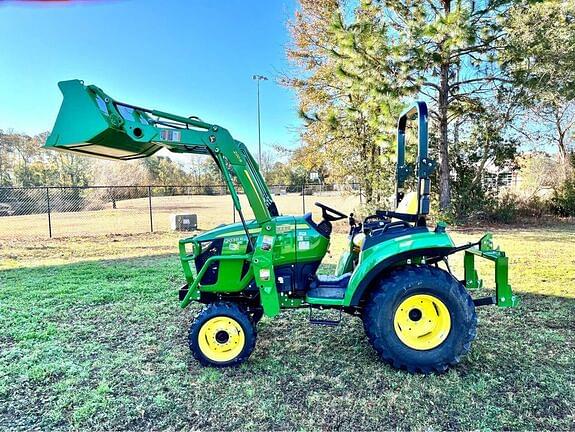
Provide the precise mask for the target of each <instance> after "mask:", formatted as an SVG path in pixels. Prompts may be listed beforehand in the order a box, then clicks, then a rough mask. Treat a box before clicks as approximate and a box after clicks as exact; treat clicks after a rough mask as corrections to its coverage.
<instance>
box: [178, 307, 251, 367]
mask: <svg viewBox="0 0 575 432" xmlns="http://www.w3.org/2000/svg"><path fill="white" fill-rule="evenodd" d="M255 340H256V330H255V326H254V325H253V323H252V321H251V320H250V318H249V315H248V314H247V313H246V312H245V311H244V310H243V309H240V308H239V307H238V306H237V305H235V304H233V303H213V304H210V305H209V306H208V307H207V308H206V309H204V310H203V311H202V312H201V313H200V314H199V315H198V317H197V318H196V319H195V320H194V322H193V323H192V325H191V327H190V333H189V340H188V341H189V345H190V349H191V351H192V354H193V355H194V357H195V358H196V359H198V360H199V361H200V363H202V364H203V365H210V366H216V367H223V366H235V365H238V364H240V363H242V362H244V361H245V360H247V358H248V357H249V356H250V354H251V353H252V351H253V349H254V346H255Z"/></svg>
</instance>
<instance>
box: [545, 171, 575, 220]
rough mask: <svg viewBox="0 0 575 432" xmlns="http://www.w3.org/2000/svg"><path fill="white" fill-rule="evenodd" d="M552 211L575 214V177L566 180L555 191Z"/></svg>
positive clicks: (563, 214) (565, 214)
mask: <svg viewBox="0 0 575 432" xmlns="http://www.w3.org/2000/svg"><path fill="white" fill-rule="evenodd" d="M551 211H552V212H553V213H555V214H556V215H558V216H563V217H567V216H575V178H572V179H569V180H567V181H565V182H564V183H563V184H562V185H561V187H560V188H558V189H557V190H555V191H554V192H553V198H552V199H551Z"/></svg>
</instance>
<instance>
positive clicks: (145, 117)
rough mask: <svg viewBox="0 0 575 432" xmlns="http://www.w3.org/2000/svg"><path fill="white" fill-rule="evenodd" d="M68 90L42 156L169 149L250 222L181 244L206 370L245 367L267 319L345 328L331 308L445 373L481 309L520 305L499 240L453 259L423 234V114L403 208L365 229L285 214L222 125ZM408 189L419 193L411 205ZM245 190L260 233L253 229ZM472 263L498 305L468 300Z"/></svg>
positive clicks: (375, 339) (184, 297)
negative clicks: (489, 270)
mask: <svg viewBox="0 0 575 432" xmlns="http://www.w3.org/2000/svg"><path fill="white" fill-rule="evenodd" d="M59 87H60V89H61V91H62V93H63V95H64V100H63V103H62V106H61V108H60V112H59V114H58V118H57V120H56V124H55V126H54V130H53V131H52V134H51V135H50V136H49V137H48V140H47V142H46V145H45V147H46V148H50V149H54V150H62V151H67V152H74V153H79V154H84V155H88V156H98V157H105V158H112V159H118V160H131V159H135V158H141V157H146V156H150V155H152V154H154V153H156V152H157V151H158V150H160V149H162V148H166V149H168V150H170V151H172V152H175V153H192V154H201V155H209V156H210V157H211V158H213V160H214V161H215V163H216V164H217V166H218V168H219V170H220V171H221V173H222V175H223V178H224V180H225V182H226V184H227V187H228V188H229V191H230V194H231V197H232V200H233V203H234V207H235V210H236V211H237V213H238V214H239V216H240V219H241V222H240V223H234V224H229V225H222V226H219V227H217V228H215V229H212V230H210V231H206V232H203V233H201V234H200V235H196V236H193V237H190V238H186V239H183V240H180V242H179V253H180V260H181V262H182V266H183V271H184V275H185V279H186V284H185V285H184V286H183V287H182V288H181V289H180V291H179V298H180V305H181V307H182V308H185V307H186V306H188V305H189V304H190V303H192V302H199V303H203V304H204V305H205V308H204V309H203V311H202V312H201V313H200V314H199V315H198V316H197V317H196V318H195V320H194V321H193V322H192V324H191V327H190V331H189V346H190V349H191V351H192V354H193V356H194V357H195V358H196V359H197V360H198V361H199V362H200V363H202V364H203V365H210V366H216V367H223V366H234V365H238V364H240V363H242V362H244V361H245V360H246V359H247V358H248V357H249V356H250V354H251V353H252V351H253V349H254V346H255V342H256V326H257V323H258V321H259V320H260V319H261V318H262V316H263V315H266V316H268V317H274V316H277V315H278V314H279V312H280V311H281V310H293V309H297V308H309V310H310V320H311V321H312V322H313V323H316V324H327V325H336V324H337V323H338V322H339V320H338V319H331V320H330V319H318V318H317V315H318V312H317V309H335V310H336V316H337V315H338V312H337V311H339V318H340V319H341V314H342V312H346V313H348V314H351V315H354V316H357V317H360V318H361V319H362V320H363V324H364V328H365V332H366V334H367V336H368V339H369V341H370V343H371V344H372V346H373V347H374V349H375V350H376V351H377V353H378V354H379V356H380V357H381V359H382V360H383V361H385V362H387V363H389V364H391V365H392V366H393V367H395V368H401V369H406V370H408V371H410V372H421V373H430V372H443V371H445V370H447V368H448V367H449V366H451V365H454V364H456V363H458V362H459V361H460V359H461V357H462V355H464V354H466V353H467V352H468V351H469V349H470V345H471V342H472V340H473V339H474V338H475V335H476V325H477V317H476V313H475V307H476V306H481V305H488V304H496V305H498V306H502V307H512V306H515V305H516V304H517V302H518V300H517V298H516V297H515V296H514V295H513V294H512V292H511V287H510V285H509V283H508V273H507V271H508V262H507V257H506V256H505V253H504V252H502V251H500V250H498V249H494V248H493V245H492V241H491V235H490V234H486V235H485V236H483V237H482V238H481V239H480V240H479V241H478V242H476V243H470V244H465V245H461V246H456V245H455V244H454V242H453V240H452V239H451V237H450V236H449V234H448V233H447V232H446V230H445V225H444V224H442V223H439V224H437V226H435V227H430V226H428V224H427V221H426V216H427V215H428V213H429V207H430V203H429V201H430V176H431V174H432V172H433V169H434V167H435V164H434V162H433V161H432V160H431V159H430V158H429V157H428V143H427V141H428V134H427V122H428V113H427V106H426V105H425V103H424V102H417V103H416V104H415V105H414V106H413V107H412V108H410V109H408V110H407V111H405V112H404V113H403V114H402V115H401V117H400V118H399V122H398V128H397V169H396V177H397V178H396V193H395V199H396V209H395V210H394V211H377V212H375V214H373V215H370V216H368V217H366V218H365V220H363V221H362V222H358V221H357V220H356V219H355V218H354V217H353V215H350V216H349V217H348V215H346V214H344V213H342V212H340V211H338V210H336V209H333V208H330V207H328V206H326V205H324V204H321V203H316V205H317V206H318V207H319V208H320V209H321V213H322V218H321V220H313V219H312V216H311V214H310V213H307V214H304V215H297V216H289V215H282V214H280V211H279V210H278V208H277V207H276V204H275V203H274V200H273V197H272V194H271V193H270V191H269V189H268V186H267V185H266V183H265V180H264V179H263V177H262V175H261V174H260V171H259V168H258V165H257V163H256V162H255V160H254V158H253V157H252V155H251V154H250V152H249V151H248V149H247V147H246V146H245V145H244V144H243V143H241V142H240V141H237V140H235V139H234V138H233V137H232V136H231V134H230V133H229V132H228V131H227V130H226V129H225V128H223V127H221V126H218V125H215V124H210V123H206V122H204V121H201V120H200V119H198V118H197V117H183V116H178V115H173V114H169V113H166V112H162V111H157V110H151V109H147V108H141V107H138V106H134V105H129V104H127V103H123V102H119V101H116V100H114V99H112V98H111V97H110V96H108V95H107V94H105V93H104V92H103V91H102V90H101V89H99V88H98V87H96V86H93V85H89V86H86V85H84V83H83V82H82V81H79V80H72V81H63V82H60V83H59ZM412 119H415V120H417V122H418V148H417V158H416V161H415V163H414V164H408V163H406V148H405V141H406V125H407V121H408V120H412ZM408 179H411V180H410V182H412V183H414V184H415V185H416V187H415V189H414V190H415V192H409V193H408V192H407V190H406V181H407V180H408ZM239 187H241V190H242V191H243V193H245V195H246V197H247V199H248V202H249V205H250V207H251V209H252V211H253V215H254V217H255V218H254V219H253V220H246V219H245V218H244V214H243V212H242V207H241V205H240V200H239V198H238V190H237V189H239ZM346 218H347V219H348V221H349V225H350V227H349V230H350V231H349V248H348V250H347V251H346V252H345V253H344V254H343V255H342V257H341V259H340V261H339V264H338V266H337V269H336V273H335V274H334V275H332V276H324V275H321V274H318V268H319V266H320V264H321V262H322V259H323V258H324V256H325V255H326V252H327V250H328V246H329V244H330V236H331V234H332V225H333V223H334V222H337V221H341V220H344V219H346ZM461 251H464V269H465V279H464V280H463V281H460V280H458V279H457V278H456V277H455V276H454V275H453V274H452V273H451V271H450V268H449V264H448V257H449V256H450V255H452V254H454V253H456V252H461ZM475 257H482V258H486V259H488V260H491V261H493V262H494V263H495V285H496V286H495V295H494V296H489V297H483V298H477V299H472V298H471V296H470V294H469V292H468V291H467V290H468V289H469V290H471V289H474V288H479V287H481V285H482V282H481V280H480V279H479V277H478V274H477V271H476V269H475V263H474V258H475ZM440 264H442V267H440ZM314 310H315V317H314V314H313V313H312V311H314ZM332 315H333V313H332Z"/></svg>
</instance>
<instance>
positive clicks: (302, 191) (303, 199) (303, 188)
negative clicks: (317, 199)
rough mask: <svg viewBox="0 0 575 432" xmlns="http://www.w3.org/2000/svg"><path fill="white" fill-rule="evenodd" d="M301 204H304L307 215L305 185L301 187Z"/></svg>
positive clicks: (303, 207)
mask: <svg viewBox="0 0 575 432" xmlns="http://www.w3.org/2000/svg"><path fill="white" fill-rule="evenodd" d="M301 204H302V209H303V214H305V183H304V184H302V185H301Z"/></svg>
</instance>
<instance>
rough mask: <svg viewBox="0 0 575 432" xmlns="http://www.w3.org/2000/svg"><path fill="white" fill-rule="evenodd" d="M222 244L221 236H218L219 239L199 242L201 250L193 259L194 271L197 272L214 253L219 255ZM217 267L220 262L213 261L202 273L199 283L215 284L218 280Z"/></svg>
mask: <svg viewBox="0 0 575 432" xmlns="http://www.w3.org/2000/svg"><path fill="white" fill-rule="evenodd" d="M223 244H224V239H223V238H219V239H216V240H211V241H205V242H201V243H200V246H201V248H202V252H201V253H200V254H199V255H198V256H197V258H196V259H195V264H196V271H197V272H198V273H199V271H200V270H201V269H202V267H203V266H204V264H205V263H206V261H207V260H208V259H209V258H210V257H212V256H214V255H221V253H222V245H223ZM219 267H220V262H219V261H216V262H214V263H213V264H212V265H211V266H210V268H209V269H208V270H207V271H206V273H204V276H203V277H202V279H201V280H200V283H201V284H202V285H213V284H215V283H216V282H217V280H218V270H219Z"/></svg>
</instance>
